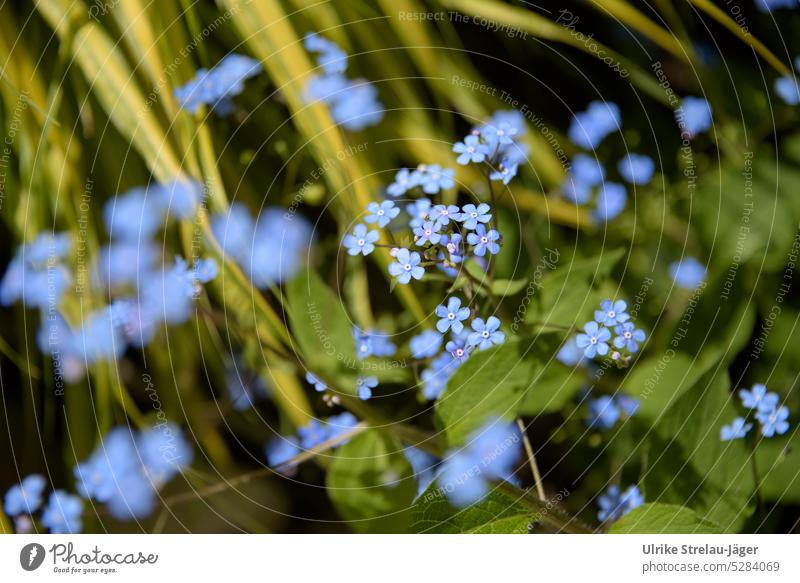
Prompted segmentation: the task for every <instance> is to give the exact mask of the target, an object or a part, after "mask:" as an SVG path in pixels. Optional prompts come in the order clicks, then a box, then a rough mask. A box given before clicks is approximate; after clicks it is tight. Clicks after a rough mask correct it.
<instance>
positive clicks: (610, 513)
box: [597, 485, 644, 522]
mask: <svg viewBox="0 0 800 583" xmlns="http://www.w3.org/2000/svg"><path fill="white" fill-rule="evenodd" d="M642 504H644V497H643V496H642V493H641V492H640V491H639V487H638V486H629V487H628V488H627V489H626V490H625V491H624V492H622V493H620V490H619V486H616V485H612V486H609V487H608V490H606V492H605V494H601V495H600V496H598V498H597V505H598V506H599V507H600V511H599V512H598V513H597V518H598V520H600V522H606V521H612V522H613V521H615V520H618V519H620V518H622V517H623V516H625V515H626V514H628V513H629V512H630V511H631V510H633V509H634V508H638V507H639V506H641V505H642Z"/></svg>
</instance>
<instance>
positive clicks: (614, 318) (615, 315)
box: [594, 300, 630, 327]
mask: <svg viewBox="0 0 800 583" xmlns="http://www.w3.org/2000/svg"><path fill="white" fill-rule="evenodd" d="M627 309H628V304H627V303H625V300H617V301H615V302H612V301H611V300H604V301H602V302H601V303H600V309H599V310H595V311H594V320H595V322H597V323H598V324H603V325H604V326H609V327H610V326H614V325H616V324H622V323H623V322H627V321H628V320H630V315H629V314H628V313H627V312H626V310H627Z"/></svg>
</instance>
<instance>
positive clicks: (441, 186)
mask: <svg viewBox="0 0 800 583" xmlns="http://www.w3.org/2000/svg"><path fill="white" fill-rule="evenodd" d="M453 176H455V170H452V169H451V168H442V167H441V166H439V165H438V164H431V165H429V166H425V167H423V169H422V176H421V178H420V180H421V182H420V184H421V186H422V191H423V192H424V193H425V194H436V193H437V192H439V191H440V190H447V189H448V188H453V186H455V184H456V182H455V180H453Z"/></svg>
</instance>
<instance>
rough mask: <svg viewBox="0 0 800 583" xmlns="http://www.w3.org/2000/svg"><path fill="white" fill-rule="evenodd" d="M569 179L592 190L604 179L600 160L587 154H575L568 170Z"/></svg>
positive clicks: (604, 171)
mask: <svg viewBox="0 0 800 583" xmlns="http://www.w3.org/2000/svg"><path fill="white" fill-rule="evenodd" d="M569 178H571V179H573V180H574V181H575V182H577V183H580V184H583V185H584V186H587V187H589V188H594V187H595V186H599V185H600V184H602V183H603V180H605V179H606V170H605V168H603V166H602V164H600V160H598V159H597V158H595V157H593V156H589V155H587V154H583V153H580V154H575V155H574V156H573V157H572V163H571V165H570V169H569Z"/></svg>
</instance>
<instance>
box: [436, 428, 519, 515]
mask: <svg viewBox="0 0 800 583" xmlns="http://www.w3.org/2000/svg"><path fill="white" fill-rule="evenodd" d="M521 451H522V439H521V437H520V434H519V431H518V430H517V428H516V427H515V426H514V425H513V424H511V423H508V422H506V421H503V420H501V419H490V420H489V421H488V422H487V423H485V424H484V425H483V427H481V428H480V429H478V430H476V431H475V432H474V433H473V434H472V435H471V436H470V438H469V440H468V442H467V444H466V445H465V447H464V448H462V449H458V450H451V451H450V452H448V453H447V455H446V456H445V458H444V460H443V461H442V464H441V471H440V472H439V475H438V476H437V483H438V484H439V486H440V487H441V488H442V489H443V490H444V492H445V493H446V495H447V499H448V500H449V501H450V503H451V504H453V505H454V506H458V507H464V506H468V505H470V504H474V503H475V502H478V501H479V500H480V499H481V498H483V496H484V495H485V494H486V492H487V491H488V489H489V483H490V482H491V481H492V480H508V479H509V478H510V477H511V473H512V472H513V469H514V466H515V464H516V463H517V460H518V459H519V457H520V453H521Z"/></svg>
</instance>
